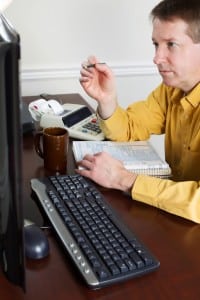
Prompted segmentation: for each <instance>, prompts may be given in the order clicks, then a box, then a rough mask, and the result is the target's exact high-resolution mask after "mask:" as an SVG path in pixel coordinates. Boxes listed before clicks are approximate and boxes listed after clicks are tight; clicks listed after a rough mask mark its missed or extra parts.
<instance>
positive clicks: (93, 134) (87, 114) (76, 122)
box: [40, 100, 104, 141]
mask: <svg viewBox="0 0 200 300" xmlns="http://www.w3.org/2000/svg"><path fill="white" fill-rule="evenodd" d="M49 101H51V100H48V102H49ZM54 101H55V100H54ZM62 108H63V112H62V113H60V114H55V113H52V112H48V113H44V114H42V115H41V118H40V126H41V127H42V128H46V127H52V126H53V127H54V126H56V127H64V128H66V129H67V130H68V132H69V136H71V137H73V138H76V139H79V140H88V141H90V140H91V141H100V140H104V134H103V132H102V131H101V129H100V127H99V125H98V120H97V117H96V115H95V114H94V113H92V112H91V111H90V110H89V108H88V107H87V106H86V105H81V104H72V103H65V104H63V105H62Z"/></svg>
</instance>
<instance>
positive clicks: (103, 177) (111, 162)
mask: <svg viewBox="0 0 200 300" xmlns="http://www.w3.org/2000/svg"><path fill="white" fill-rule="evenodd" d="M78 165H79V167H81V168H80V169H77V170H76V172H77V173H79V174H81V175H82V176H85V177H88V178H90V179H92V180H93V181H95V182H96V183H98V184H99V185H101V186H104V187H106V188H113V189H118V190H121V191H124V192H128V193H130V192H131V188H132V186H133V184H134V182H135V179H136V177H137V175H136V174H134V173H132V172H129V171H127V170H126V169H125V168H124V166H123V163H122V162H121V161H119V160H117V159H114V158H113V157H111V156H110V155H109V154H108V153H106V152H101V153H97V154H95V155H89V154H87V155H86V156H85V157H84V158H83V160H82V161H80V162H78Z"/></svg>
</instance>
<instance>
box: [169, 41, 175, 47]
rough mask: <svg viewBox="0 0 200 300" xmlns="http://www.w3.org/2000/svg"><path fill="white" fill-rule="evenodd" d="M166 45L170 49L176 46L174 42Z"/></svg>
mask: <svg viewBox="0 0 200 300" xmlns="http://www.w3.org/2000/svg"><path fill="white" fill-rule="evenodd" d="M167 45H168V47H169V48H172V47H174V46H175V45H176V44H175V43H174V42H169V43H168V44H167Z"/></svg>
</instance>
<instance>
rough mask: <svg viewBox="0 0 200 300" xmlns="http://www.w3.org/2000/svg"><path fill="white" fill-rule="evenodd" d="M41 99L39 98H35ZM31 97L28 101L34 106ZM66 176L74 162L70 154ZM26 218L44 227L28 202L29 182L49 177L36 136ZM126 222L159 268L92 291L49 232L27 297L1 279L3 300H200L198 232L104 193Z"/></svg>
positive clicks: (29, 157)
mask: <svg viewBox="0 0 200 300" xmlns="http://www.w3.org/2000/svg"><path fill="white" fill-rule="evenodd" d="M60 97H61V98H62V99H63V100H64V101H69V102H70V101H72V102H80V101H82V99H81V98H80V96H79V95H77V94H74V95H64V96H63V95H62V96H60ZM36 98H37V97H36ZM33 99H34V98H30V97H28V98H27V99H26V100H31V101H32V100H33ZM68 162H69V165H68V172H69V173H72V172H73V169H74V161H73V157H72V153H71V150H70V152H69V158H68ZM23 163H24V214H25V217H26V218H30V219H32V220H33V221H35V222H37V223H38V224H39V225H40V224H42V221H43V220H42V217H41V215H40V213H39V210H38V208H37V206H36V204H35V203H34V201H33V200H32V199H31V197H30V193H31V191H30V185H29V181H30V179H31V178H33V177H39V176H44V175H46V173H45V171H44V169H43V161H42V160H41V159H40V158H39V157H38V156H37V155H36V153H35V151H34V149H33V136H32V135H31V134H30V135H27V136H26V137H24V152H23ZM101 191H102V192H103V193H104V194H105V196H106V197H107V199H108V201H109V202H110V204H111V205H112V206H113V207H114V208H115V209H116V210H117V211H118V213H119V214H120V215H121V218H122V219H123V220H124V222H125V223H126V224H127V225H128V226H129V227H130V228H131V229H132V230H134V231H135V233H136V234H137V235H138V236H139V237H140V239H141V240H142V241H143V242H144V243H145V244H146V245H147V246H148V247H149V248H150V250H151V251H152V252H153V253H154V254H155V256H156V257H157V258H158V259H159V260H160V263H161V265H160V268H159V269H158V270H157V271H156V272H154V273H151V274H148V275H146V276H143V277H141V278H137V279H132V280H129V281H127V282H124V283H121V284H118V285H115V286H111V287H107V288H103V289H99V290H96V291H93V290H90V289H89V288H88V287H87V286H86V285H85V283H84V282H83V281H82V278H81V277H80V276H79V274H78V272H77V271H76V269H75V268H74V266H73V264H72V263H71V261H70V259H69V257H68V256H67V255H66V254H64V252H63V251H62V248H61V246H60V245H59V243H58V242H57V240H56V238H55V236H54V234H53V233H52V232H51V231H47V235H48V238H49V242H50V248H51V252H50V256H49V257H48V258H46V259H44V260H41V261H28V260H27V262H26V278H27V292H26V294H24V293H23V292H22V291H21V290H20V289H19V288H18V287H15V286H13V285H11V284H10V283H9V282H7V280H6V279H5V278H4V277H3V276H0V295H1V299H5V300H21V299H25V300H35V299H37V300H40V299H42V300H44V299H48V300H51V299H58V300H72V299H74V300H83V299H84V300H86V299H88V300H111V299H112V300H122V299H124V298H125V299H126V300H133V299H135V300H140V299H142V300H143V299H148V300H156V299H158V300H166V299H167V300H173V299H174V300H177V299H180V300H198V299H199V298H200V283H199V278H200V226H199V225H195V224H194V223H192V222H189V221H186V220H184V219H181V218H179V217H175V216H172V215H170V214H167V213H165V212H162V211H160V210H158V209H156V208H153V207H150V206H146V205H144V204H141V203H138V202H135V201H133V200H131V199H130V198H129V197H127V196H125V195H124V194H123V193H121V192H119V191H111V190H110V191H108V190H105V189H101Z"/></svg>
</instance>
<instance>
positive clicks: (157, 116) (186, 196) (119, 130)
mask: <svg viewBox="0 0 200 300" xmlns="http://www.w3.org/2000/svg"><path fill="white" fill-rule="evenodd" d="M100 125H101V128H102V130H103V131H104V133H105V135H106V137H107V138H108V139H110V140H115V141H131V140H146V139H148V138H149V137H150V135H151V134H165V156H166V161H167V162H168V163H169V165H170V167H171V169H172V174H173V178H172V180H167V179H159V178H155V177H150V176H145V175H138V176H137V179H136V181H135V183H134V186H133V188H132V198H133V199H135V200H138V201H141V202H144V203H147V204H151V205H153V206H156V207H158V208H160V209H163V210H166V211H168V212H170V213H173V214H176V215H178V216H182V217H184V218H187V219H190V220H193V221H194V222H197V223H200V84H198V85H197V86H196V87H195V88H194V89H193V90H192V91H191V92H190V93H189V94H187V95H184V93H183V91H181V90H179V89H175V88H170V87H167V86H165V85H164V84H161V85H160V86H159V87H158V88H157V89H156V90H154V91H153V92H152V93H151V94H150V95H149V97H148V98H147V99H146V100H145V101H140V102H137V103H134V104H132V105H130V106H129V107H128V108H127V109H126V110H124V109H122V108H121V107H119V106H118V107H117V109H116V111H115V112H114V114H113V115H112V116H111V117H110V118H109V119H107V120H101V119H100Z"/></svg>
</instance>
